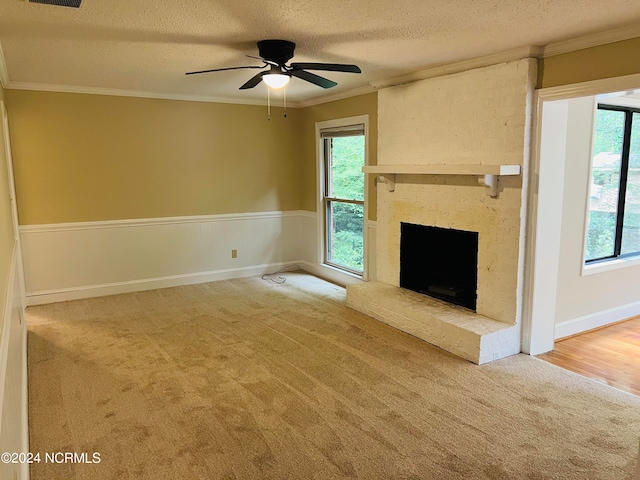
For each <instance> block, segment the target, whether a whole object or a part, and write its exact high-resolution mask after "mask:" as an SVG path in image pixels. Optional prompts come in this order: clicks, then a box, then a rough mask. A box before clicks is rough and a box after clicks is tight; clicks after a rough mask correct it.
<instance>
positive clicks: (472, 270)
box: [400, 222, 478, 312]
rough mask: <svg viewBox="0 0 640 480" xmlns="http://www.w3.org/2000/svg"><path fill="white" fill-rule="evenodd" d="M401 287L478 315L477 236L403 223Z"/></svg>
mask: <svg viewBox="0 0 640 480" xmlns="http://www.w3.org/2000/svg"><path fill="white" fill-rule="evenodd" d="M400 286H401V287H403V288H407V289H409V290H413V291H415V292H419V293H423V294H426V295H429V296H431V297H435V298H439V299H440V300H444V301H446V302H449V303H453V304H456V305H460V306H463V307H466V308H469V309H471V310H473V311H474V312H475V311H476V299H477V287H478V232H467V231H464V230H454V229H451V228H439V227H429V226H425V225H415V224H412V223H404V222H402V223H401V224H400Z"/></svg>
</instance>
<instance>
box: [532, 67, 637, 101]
mask: <svg viewBox="0 0 640 480" xmlns="http://www.w3.org/2000/svg"><path fill="white" fill-rule="evenodd" d="M639 88H640V73H634V74H632V75H623V76H621V77H613V78H604V79H601V80H591V81H589V82H582V83H572V84H569V85H561V86H558V87H547V88H541V89H540V90H538V91H537V92H538V98H539V101H541V102H547V101H551V100H567V99H570V98H576V97H586V96H589V95H602V94H605V93H613V92H628V93H630V94H632V93H634V92H635V91H637V90H638V89H639Z"/></svg>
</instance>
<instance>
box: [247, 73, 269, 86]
mask: <svg viewBox="0 0 640 480" xmlns="http://www.w3.org/2000/svg"><path fill="white" fill-rule="evenodd" d="M267 73H269V71H266V72H260V73H258V74H257V75H254V76H253V77H251V78H250V79H249V81H248V82H247V83H245V84H244V85H242V86H241V87H240V90H247V89H249V88H253V87H255V86H256V85H258V84H259V83H260V82H261V81H262V76H263V75H265V74H267Z"/></svg>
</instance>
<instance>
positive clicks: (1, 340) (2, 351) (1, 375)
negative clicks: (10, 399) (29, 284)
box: [0, 240, 18, 432]
mask: <svg viewBox="0 0 640 480" xmlns="http://www.w3.org/2000/svg"><path fill="white" fill-rule="evenodd" d="M17 251H18V249H17V242H16V241H15V240H14V242H13V252H12V253H11V263H10V265H9V279H8V280H9V281H8V283H7V290H6V291H5V292H0V299H2V295H3V294H4V295H5V296H4V302H5V303H4V310H3V312H2V331H1V332H0V432H2V431H3V429H2V411H3V403H4V389H5V388H6V385H5V384H6V380H7V360H8V357H9V347H10V345H9V338H10V337H11V335H10V333H11V332H10V330H11V323H12V322H11V312H12V311H13V307H14V305H13V287H14V283H15V275H16V268H15V266H16V258H15V257H16V254H17Z"/></svg>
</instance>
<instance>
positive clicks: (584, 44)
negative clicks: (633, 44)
mask: <svg viewBox="0 0 640 480" xmlns="http://www.w3.org/2000/svg"><path fill="white" fill-rule="evenodd" d="M636 37H640V24H634V25H627V26H625V27H620V28H616V29H614V30H607V31H605V32H598V33H592V34H590V35H584V36H582V37H577V38H572V39H570V40H564V41H562V42H556V43H550V44H549V45H547V46H545V47H544V52H543V55H542V56H543V58H546V57H553V56H554V55H562V54H563V53H570V52H575V51H576V50H584V49H585V48H591V47H598V46H600V45H606V44H607V43H614V42H621V41H623V40H629V39H631V38H636Z"/></svg>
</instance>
